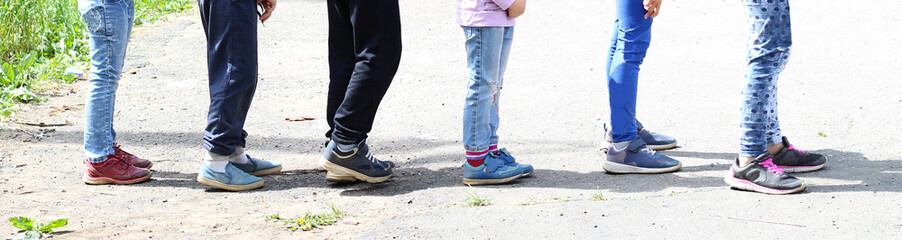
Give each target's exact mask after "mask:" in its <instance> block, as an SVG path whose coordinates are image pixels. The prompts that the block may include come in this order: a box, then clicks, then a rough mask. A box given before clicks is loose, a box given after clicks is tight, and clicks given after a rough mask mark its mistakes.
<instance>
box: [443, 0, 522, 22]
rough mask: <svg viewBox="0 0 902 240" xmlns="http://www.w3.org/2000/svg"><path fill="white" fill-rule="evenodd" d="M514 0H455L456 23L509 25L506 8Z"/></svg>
mask: <svg viewBox="0 0 902 240" xmlns="http://www.w3.org/2000/svg"><path fill="white" fill-rule="evenodd" d="M511 4H514V0H457V24H460V25H461V26H465V27H511V26H514V25H515V24H516V21H515V20H514V19H513V18H509V17H507V8H509V7H510V6H511Z"/></svg>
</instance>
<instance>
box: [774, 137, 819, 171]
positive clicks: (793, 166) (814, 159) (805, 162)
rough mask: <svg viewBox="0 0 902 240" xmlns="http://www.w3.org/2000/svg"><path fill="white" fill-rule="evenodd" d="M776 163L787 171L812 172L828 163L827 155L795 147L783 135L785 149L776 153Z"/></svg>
mask: <svg viewBox="0 0 902 240" xmlns="http://www.w3.org/2000/svg"><path fill="white" fill-rule="evenodd" d="M773 159H774V164H776V165H777V167H779V168H781V169H783V171H786V172H812V171H817V170H820V169H821V168H824V165H827V157H824V155H820V154H816V153H808V152H805V151H802V150H800V149H797V148H795V147H794V146H792V144H790V143H789V139H787V138H786V137H783V149H780V151H779V152H777V154H774V157H773Z"/></svg>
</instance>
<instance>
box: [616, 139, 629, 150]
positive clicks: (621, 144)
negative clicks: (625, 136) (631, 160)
mask: <svg viewBox="0 0 902 240" xmlns="http://www.w3.org/2000/svg"><path fill="white" fill-rule="evenodd" d="M629 145H630V141H622V142H615V143H614V150H617V151H623V149H626V147H628V146H629Z"/></svg>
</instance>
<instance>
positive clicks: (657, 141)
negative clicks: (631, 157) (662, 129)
mask: <svg viewBox="0 0 902 240" xmlns="http://www.w3.org/2000/svg"><path fill="white" fill-rule="evenodd" d="M636 125H637V126H638V127H639V129H638V130H637V131H636V136H638V137H639V138H641V139H642V141H645V144H646V145H647V146H648V148H651V149H652V150H665V149H671V148H674V147H676V145H677V140H676V138H674V137H671V136H668V135H666V134H663V133H656V132H652V131H648V129H645V127H644V126H642V123H641V122H639V121H636ZM604 132H605V140H606V141H608V143H613V142H614V137H613V136H612V135H611V131H610V129H608V125H607V124H605V125H604Z"/></svg>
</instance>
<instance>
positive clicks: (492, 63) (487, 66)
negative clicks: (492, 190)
mask: <svg viewBox="0 0 902 240" xmlns="http://www.w3.org/2000/svg"><path fill="white" fill-rule="evenodd" d="M463 29H464V33H465V35H466V38H467V41H466V47H467V66H468V67H469V69H470V77H469V83H468V84H467V89H468V91H467V98H466V105H465V106H464V117H463V127H464V128H463V130H464V132H463V142H464V148H465V150H466V151H467V159H468V160H471V162H470V164H471V165H473V166H474V167H475V166H479V165H481V164H482V159H484V158H485V156H486V155H487V154H488V151H489V147H490V146H491V145H492V143H493V142H492V140H493V137H494V134H495V131H496V130H497V125H498V124H497V120H498V118H497V111H498V108H497V106H498V105H497V99H496V96H497V93H498V91H499V90H500V85H501V78H500V77H501V72H502V71H501V69H502V60H501V59H502V56H503V54H502V52H503V49H504V44H503V43H504V37H505V36H504V35H505V34H504V32H505V29H504V28H503V27H463ZM495 140H496V141H497V139H495ZM494 143H497V142H494Z"/></svg>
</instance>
